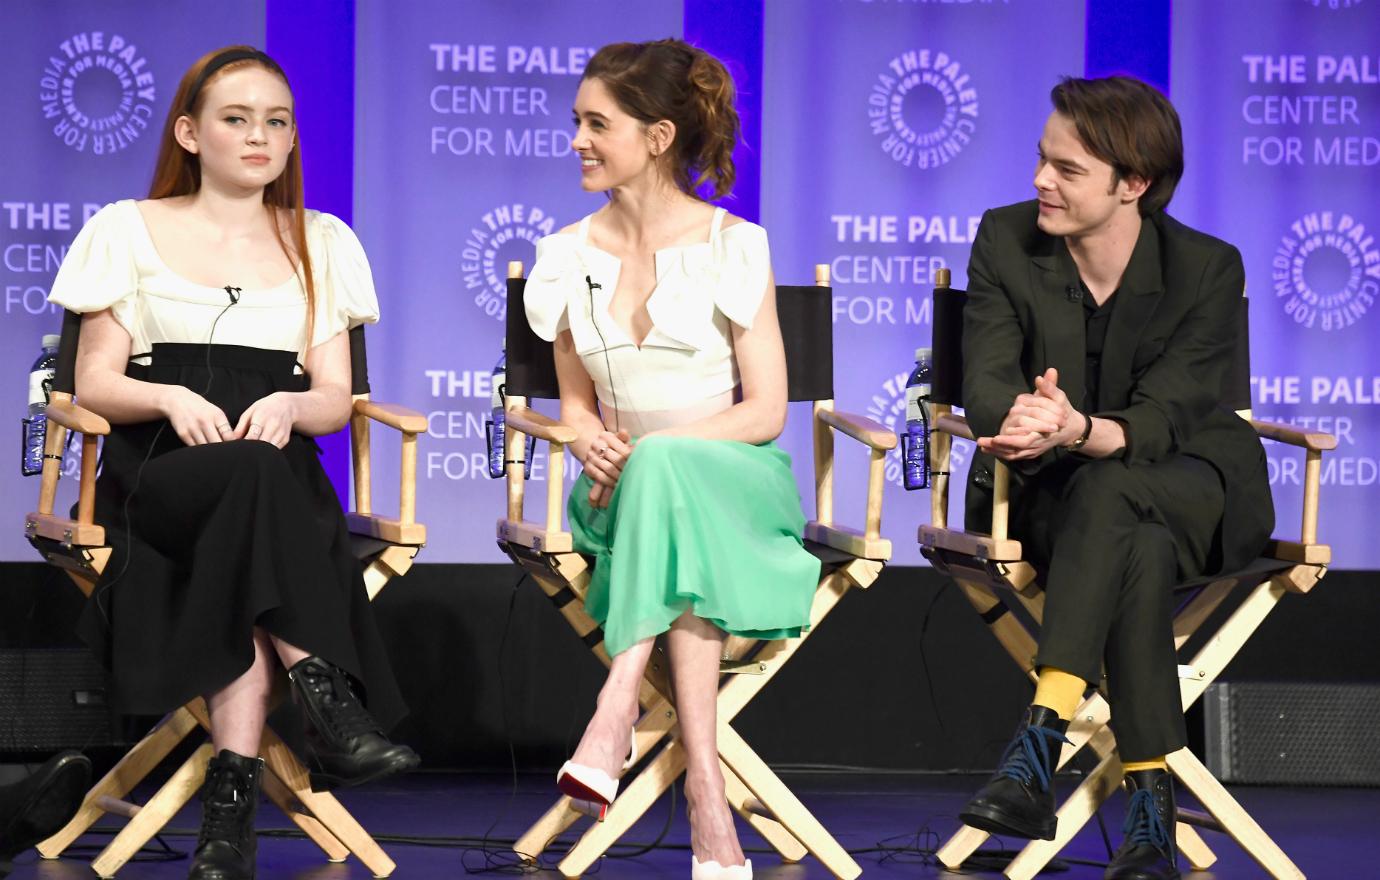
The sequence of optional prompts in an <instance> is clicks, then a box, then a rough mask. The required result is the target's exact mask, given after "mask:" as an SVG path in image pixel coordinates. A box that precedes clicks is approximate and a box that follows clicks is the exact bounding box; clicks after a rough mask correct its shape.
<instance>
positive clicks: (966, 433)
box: [934, 413, 976, 440]
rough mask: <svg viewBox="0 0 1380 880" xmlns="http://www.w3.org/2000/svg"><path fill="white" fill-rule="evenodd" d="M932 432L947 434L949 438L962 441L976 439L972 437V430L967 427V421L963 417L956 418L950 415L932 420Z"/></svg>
mask: <svg viewBox="0 0 1380 880" xmlns="http://www.w3.org/2000/svg"><path fill="white" fill-rule="evenodd" d="M934 430H936V431H940V432H942V433H944V434H948V435H949V436H951V437H959V438H962V439H964V440H973V439H976V438H974V437H973V429H972V428H970V427H968V420H967V419H966V418H964V417H963V416H956V415H953V414H952V413H950V414H948V415H942V416H940V417H939V418H937V419H935V420H934Z"/></svg>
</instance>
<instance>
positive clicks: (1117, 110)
mask: <svg viewBox="0 0 1380 880" xmlns="http://www.w3.org/2000/svg"><path fill="white" fill-rule="evenodd" d="M1049 98H1050V100H1051V101H1053V102H1054V109H1055V110H1057V111H1059V112H1060V113H1061V114H1063V115H1064V116H1067V117H1068V118H1069V119H1071V120H1073V124H1074V127H1075V128H1077V129H1078V139H1079V140H1080V141H1082V142H1083V146H1085V147H1087V149H1088V152H1089V153H1092V154H1093V155H1094V156H1096V157H1097V158H1099V159H1101V160H1102V161H1103V162H1106V163H1107V164H1109V165H1111V166H1112V173H1113V175H1114V176H1113V177H1112V185H1113V186H1116V184H1117V182H1118V181H1120V180H1121V179H1123V178H1125V177H1130V176H1132V175H1134V176H1136V177H1140V178H1143V179H1144V180H1148V181H1150V185H1149V186H1148V187H1146V190H1145V193H1144V194H1143V195H1142V196H1141V197H1140V203H1139V205H1138V207H1139V209H1140V213H1141V216H1148V215H1150V214H1153V213H1155V212H1157V211H1162V210H1164V207H1165V206H1166V205H1168V204H1169V200H1170V199H1171V198H1173V197H1174V189H1175V187H1177V186H1178V185H1179V178H1181V177H1183V175H1184V137H1183V130H1182V128H1181V127H1180V125H1179V114H1178V113H1177V112H1176V111H1175V110H1174V105H1172V104H1170V103H1169V99H1168V98H1166V97H1165V96H1164V95H1162V94H1160V92H1159V90H1157V89H1155V88H1154V87H1153V86H1150V85H1148V84H1146V83H1143V82H1141V81H1140V80H1138V79H1133V78H1131V77H1129V76H1109V77H1105V78H1103V79H1074V78H1073V77H1065V78H1064V79H1063V80H1062V81H1061V82H1060V83H1059V85H1057V86H1055V87H1054V90H1053V91H1051V92H1050V93H1049Z"/></svg>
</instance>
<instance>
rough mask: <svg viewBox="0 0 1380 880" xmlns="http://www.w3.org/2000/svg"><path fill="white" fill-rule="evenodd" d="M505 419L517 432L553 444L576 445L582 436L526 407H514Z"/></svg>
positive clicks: (506, 413)
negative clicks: (576, 440)
mask: <svg viewBox="0 0 1380 880" xmlns="http://www.w3.org/2000/svg"><path fill="white" fill-rule="evenodd" d="M503 419H504V421H505V422H507V423H508V424H509V425H511V426H512V427H513V428H514V429H515V430H518V431H521V432H522V433H524V434H526V435H528V436H529V437H537V438H539V439H541V440H547V441H549V442H551V443H574V442H575V438H576V437H578V436H580V435H579V434H578V433H577V432H576V430H575V429H574V428H572V427H570V426H569V425H567V424H565V423H563V422H558V421H556V420H555V419H553V418H548V417H547V416H544V415H542V414H541V413H539V412H537V411H536V410H534V409H532V408H530V407H526V406H515V407H513V408H512V409H510V410H508V411H507V412H505V413H504V414H503Z"/></svg>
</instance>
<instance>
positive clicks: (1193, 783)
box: [1166, 748, 1303, 880]
mask: <svg viewBox="0 0 1380 880" xmlns="http://www.w3.org/2000/svg"><path fill="white" fill-rule="evenodd" d="M1166 760H1167V761H1168V762H1169V769H1170V771H1171V772H1172V773H1173V774H1174V775H1175V776H1176V777H1177V778H1178V780H1179V782H1181V783H1183V786H1184V788H1186V789H1188V790H1189V791H1190V792H1191V793H1192V794H1193V796H1194V797H1195V798H1197V799H1198V802H1199V803H1201V804H1202V805H1203V808H1204V809H1206V810H1207V811H1208V812H1209V813H1211V814H1212V816H1213V818H1215V819H1216V820H1217V821H1218V822H1219V823H1221V825H1222V829H1223V830H1224V831H1226V833H1227V834H1229V835H1231V837H1232V839H1233V840H1235V841H1236V842H1237V843H1238V844H1240V845H1241V848H1242V849H1244V850H1245V851H1246V852H1247V853H1249V854H1250V856H1251V858H1253V859H1255V860H1256V862H1258V863H1259V864H1260V867H1262V868H1264V869H1265V870H1266V871H1267V872H1268V873H1269V874H1270V876H1271V877H1274V878H1275V880H1303V872H1302V871H1300V870H1299V868H1298V866H1297V865H1295V864H1294V863H1293V862H1292V861H1290V860H1289V857H1288V856H1286V855H1285V854H1284V850H1282V849H1280V848H1279V845H1278V844H1276V843H1275V842H1274V841H1273V840H1271V839H1270V835H1268V834H1266V833H1265V831H1264V829H1262V828H1261V827H1260V826H1259V825H1258V824H1256V821H1255V820H1254V819H1252V818H1251V814H1250V813H1247V812H1246V810H1245V808H1243V807H1242V806H1241V805H1240V804H1238V803H1237V802H1236V799H1235V798H1233V797H1232V796H1231V795H1230V794H1229V793H1228V792H1227V790H1226V789H1225V788H1224V787H1223V786H1222V783H1220V782H1218V781H1217V779H1216V778H1215V777H1214V776H1213V775H1212V774H1211V773H1210V772H1208V769H1207V768H1206V767H1204V766H1203V763H1202V762H1201V761H1199V760H1198V758H1197V756H1196V755H1194V754H1193V753H1192V752H1191V751H1189V750H1188V749H1186V748H1185V749H1180V750H1179V751H1177V752H1175V753H1173V754H1172V755H1169V756H1168V758H1167V759H1166Z"/></svg>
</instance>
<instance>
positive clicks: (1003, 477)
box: [919, 269, 1337, 880]
mask: <svg viewBox="0 0 1380 880" xmlns="http://www.w3.org/2000/svg"><path fill="white" fill-rule="evenodd" d="M937 282H938V285H937V286H936V288H935V291H934V312H933V315H934V343H933V345H934V386H933V388H934V393H933V398H932V399H933V401H934V421H933V424H934V435H933V441H932V444H931V447H930V461H931V466H932V469H933V473H934V474H935V477H934V482H933V485H932V487H931V496H930V523H929V524H928V525H922V526H920V530H919V542H920V548H921V551H922V552H923V553H924V554H925V557H926V558H928V559H929V560H930V562H931V563H932V564H933V565H934V567H935V568H936V569H938V570H939V571H941V572H943V573H944V574H946V575H948V576H950V577H951V578H953V579H954V581H955V582H956V583H957V584H958V586H959V588H960V589H961V590H962V591H963V594H964V595H965V596H966V597H967V598H968V601H969V602H970V603H972V605H973V608H974V609H975V610H976V611H977V612H978V614H979V615H980V616H981V617H982V619H983V621H984V622H985V623H986V624H987V627H988V629H989V630H990V631H991V632H992V635H994V636H995V637H996V639H997V641H998V642H1000V643H1001V645H1002V647H1003V648H1005V649H1006V651H1007V653H1008V654H1010V655H1011V659H1012V660H1014V661H1015V662H1016V664H1017V665H1018V666H1019V667H1020V668H1021V669H1022V671H1024V672H1025V674H1026V675H1027V677H1028V678H1029V679H1030V680H1031V681H1032V682H1033V681H1034V680H1035V678H1036V669H1035V662H1034V661H1035V653H1036V643H1037V634H1038V630H1039V625H1040V618H1041V612H1042V610H1043V608H1044V593H1043V591H1042V589H1041V587H1040V586H1039V584H1038V583H1036V580H1035V578H1036V573H1035V570H1034V568H1033V567H1032V566H1031V564H1030V563H1029V562H1026V561H1024V560H1023V559H1022V557H1021V545H1020V542H1019V541H1015V540H1012V539H1011V538H1010V536H1009V534H1008V531H1007V527H1008V517H1009V501H1010V491H1009V488H1010V471H1009V470H1008V469H1007V467H1006V466H1005V465H1004V464H1003V463H1002V462H1001V461H997V462H996V464H995V469H994V486H993V488H994V499H993V511H992V531H991V534H985V533H979V532H975V531H958V530H955V529H950V528H949V527H948V508H949V499H948V481H949V475H948V471H949V460H950V451H951V449H950V444H951V440H952V438H954V437H958V438H961V439H964V440H968V441H972V440H973V434H972V431H971V430H969V428H968V424H967V422H966V420H965V419H964V418H963V416H961V415H955V414H953V411H952V410H953V407H955V406H962V404H963V400H962V395H961V389H962V386H963V355H962V350H961V345H962V338H963V306H964V303H965V302H966V300H967V295H966V293H965V292H964V291H961V290H955V289H953V288H951V287H950V286H949V272H948V270H946V269H942V270H940V271H939V273H938V275H937ZM1246 303H1247V301H1246V298H1245V297H1244V296H1243V297H1242V299H1241V309H1240V312H1239V319H1238V326H1239V335H1238V340H1239V343H1238V346H1237V353H1236V358H1235V363H1234V364H1233V368H1232V369H1231V370H1230V371H1229V375H1228V376H1227V378H1226V387H1225V388H1224V389H1223V401H1224V402H1225V403H1228V404H1229V405H1230V406H1231V407H1232V408H1233V409H1236V410H1237V411H1238V412H1239V413H1241V415H1242V416H1243V418H1246V419H1248V420H1250V422H1251V425H1252V426H1253V427H1254V428H1255V429H1256V432H1257V433H1258V434H1259V435H1260V436H1261V437H1262V438H1266V439H1269V440H1274V441H1277V442H1280V443H1285V444H1288V445H1291V446H1296V447H1299V448H1301V449H1303V450H1304V454H1305V458H1306V463H1305V466H1304V474H1305V479H1304V492H1303V515H1302V524H1301V527H1300V537H1299V539H1298V540H1297V541H1290V540H1283V539H1274V540H1272V541H1271V542H1270V543H1269V545H1268V546H1267V547H1266V549H1265V551H1264V554H1263V555H1262V556H1261V557H1260V558H1258V559H1257V560H1256V561H1255V562H1253V563H1251V564H1250V565H1249V566H1247V567H1246V569H1244V570H1242V571H1239V572H1233V573H1229V574H1221V575H1214V576H1211V577H1205V578H1201V579H1199V580H1196V581H1193V582H1190V583H1185V584H1181V585H1179V586H1177V587H1175V597H1176V600H1177V611H1176V612H1175V616H1174V644H1175V648H1176V649H1180V651H1181V653H1180V661H1181V663H1182V665H1180V666H1179V690H1180V694H1181V696H1182V700H1183V707H1184V709H1185V710H1187V709H1188V707H1189V706H1191V705H1192V704H1193V703H1194V702H1196V701H1197V700H1198V699H1199V698H1200V697H1202V695H1203V693H1204V692H1205V691H1206V690H1207V688H1208V685H1210V684H1212V683H1213V681H1215V680H1216V679H1217V677H1218V676H1219V675H1220V674H1221V673H1222V671H1223V669H1225V668H1226V666H1227V664H1228V663H1230V662H1231V660H1232V658H1233V657H1235V656H1236V654H1237V652H1238V651H1240V650H1241V648H1242V646H1243V645H1244V644H1245V643H1246V641H1247V640H1248V639H1249V638H1250V637H1251V634H1252V633H1253V632H1255V630H1256V628H1257V627H1258V626H1260V624H1261V622H1262V621H1263V620H1264V619H1265V617H1266V615H1268V614H1269V613H1270V612H1271V611H1272V610H1274V608H1275V606H1276V605H1278V604H1279V602H1280V600H1281V599H1283V598H1284V596H1285V595H1287V594H1289V593H1298V594H1303V593H1307V592H1308V591H1309V590H1311V589H1312V588H1313V587H1314V586H1315V585H1316V584H1317V583H1318V581H1319V580H1320V579H1321V578H1322V577H1323V575H1324V574H1325V573H1326V571H1327V564H1328V563H1329V562H1330V561H1331V548H1330V547H1328V546H1327V545H1326V544H1319V543H1318V540H1317V523H1318V487H1319V479H1320V472H1321V463H1322V453H1323V452H1324V451H1326V450H1330V449H1335V448H1336V445H1337V441H1336V439H1335V438H1334V437H1332V436H1331V435H1328V434H1320V433H1309V432H1304V431H1298V430H1295V429H1294V428H1291V427H1289V426H1286V425H1280V424H1274V423H1269V422H1260V421H1255V420H1252V419H1250V412H1249V407H1250V400H1251V389H1250V349H1249V339H1248V324H1247V321H1246ZM1229 597H1237V600H1236V601H1235V602H1233V603H1227V600H1228V598H1229ZM1233 606H1234V609H1233V610H1231V611H1230V613H1227V609H1228V608H1233ZM1185 646H1188V651H1185V650H1184V649H1185ZM1185 653H1188V656H1187V658H1186V659H1185ZM1110 715H1111V712H1110V708H1109V706H1108V702H1107V698H1106V694H1105V690H1096V691H1094V692H1093V693H1092V695H1091V696H1089V697H1087V698H1086V699H1085V700H1084V701H1083V703H1082V704H1081V705H1080V706H1079V708H1078V711H1077V712H1075V713H1074V716H1073V720H1072V722H1070V724H1069V729H1068V738H1069V743H1068V744H1067V745H1065V746H1064V747H1063V750H1062V751H1061V753H1060V755H1059V762H1058V766H1059V767H1063V766H1064V765H1065V764H1067V763H1068V761H1069V760H1070V759H1071V758H1072V757H1073V756H1074V755H1075V754H1077V753H1079V752H1080V751H1081V750H1082V749H1084V748H1088V749H1091V750H1092V752H1093V753H1094V754H1095V755H1096V757H1097V761H1098V763H1097V766H1096V768H1095V769H1094V770H1093V771H1092V772H1091V773H1089V774H1088V775H1087V776H1086V777H1085V778H1084V779H1083V781H1082V783H1081V784H1080V785H1079V786H1078V788H1077V789H1076V790H1075V791H1074V792H1073V793H1072V794H1071V795H1069V796H1068V798H1067V799H1065V800H1064V802H1063V804H1062V806H1061V807H1060V808H1059V811H1058V831H1057V836H1056V837H1055V839H1054V840H1035V841H1031V842H1030V843H1029V844H1027V845H1026V846H1025V848H1024V849H1023V850H1021V852H1020V854H1019V855H1018V856H1017V857H1016V858H1015V859H1014V860H1013V861H1012V862H1011V863H1010V865H1009V866H1008V867H1007V868H1006V872H1005V873H1006V876H1007V877H1011V878H1020V880H1028V878H1031V877H1034V876H1035V875H1036V874H1037V873H1039V871H1041V870H1042V869H1043V868H1044V867H1045V865H1046V864H1048V862H1049V861H1050V860H1051V859H1052V858H1053V857H1054V856H1055V855H1056V854H1057V853H1058V852H1059V851H1060V850H1061V849H1063V847H1064V845H1065V844H1067V843H1068V842H1069V840H1071V839H1072V838H1073V837H1074V835H1076V834H1077V833H1078V831H1079V830H1080V829H1081V828H1082V827H1083V826H1084V825H1085V824H1086V823H1087V822H1088V820H1089V819H1091V818H1092V816H1093V814H1094V813H1096V812H1097V810H1098V808H1099V807H1100V806H1101V805H1102V803H1103V801H1105V800H1106V799H1107V798H1108V796H1110V794H1111V793H1112V792H1113V791H1114V790H1115V789H1116V788H1117V786H1119V785H1120V784H1121V781H1122V777H1123V775H1124V774H1123V771H1122V766H1121V761H1120V760H1119V758H1118V756H1117V750H1116V738H1115V736H1114V735H1113V734H1112V731H1111V729H1110V728H1109V727H1108V726H1107V725H1108V721H1109V719H1110ZM1168 763H1169V769H1170V771H1171V772H1172V773H1173V774H1174V776H1175V777H1176V778H1177V780H1178V782H1179V785H1180V786H1181V787H1182V788H1183V789H1185V790H1187V791H1188V792H1190V793H1192V795H1193V796H1194V797H1195V798H1196V799H1197V800H1198V802H1199V803H1200V804H1201V805H1202V806H1203V807H1204V808H1205V810H1206V812H1201V811H1196V810H1190V809H1185V808H1183V807H1182V806H1180V807H1179V809H1178V815H1177V820H1178V821H1177V822H1176V823H1175V839H1176V840H1177V842H1178V845H1179V849H1180V851H1181V852H1182V853H1183V854H1184V856H1185V857H1186V858H1187V859H1188V861H1189V863H1190V864H1191V865H1192V866H1193V868H1194V869H1195V870H1203V869H1206V868H1208V867H1209V866H1210V865H1212V863H1213V862H1214V861H1215V860H1216V856H1215V855H1214V854H1213V852H1212V850H1211V849H1210V848H1209V847H1208V845H1207V843H1206V842H1205V841H1204V840H1203V838H1202V837H1201V836H1200V835H1199V834H1198V832H1197V831H1196V830H1195V829H1197V828H1203V829H1208V830H1212V831H1217V832H1223V833H1225V834H1227V835H1229V836H1230V837H1232V838H1233V839H1234V840H1236V842H1237V843H1238V844H1240V845H1241V847H1242V848H1243V849H1245V850H1246V852H1247V853H1249V854H1250V855H1251V857H1252V858H1254V859H1255V860H1256V861H1257V862H1258V863H1259V864H1260V866H1261V867H1262V868H1264V869H1265V870H1266V871H1267V872H1269V874H1270V876H1272V877H1275V878H1278V880H1284V878H1300V880H1301V878H1302V877H1303V873H1302V872H1301V871H1300V870H1299V869H1298V867H1297V866H1295V865H1294V863H1293V862H1292V861H1290V860H1289V857H1288V856H1286V855H1285V854H1284V851H1283V850H1281V849H1280V848H1279V846H1278V845H1276V844H1275V842H1274V841H1273V840H1271V839H1270V837H1269V835H1268V834H1266V833H1265V832H1264V831H1263V830H1262V829H1261V827H1260V826H1259V825H1258V824H1256V822H1255V820H1254V819H1252V818H1251V816H1250V814H1248V813H1247V812H1246V811H1245V810H1244V809H1243V808H1242V807H1241V805H1240V804H1238V803H1237V802H1236V800H1235V799H1234V798H1232V796H1231V795H1230V794H1229V793H1228V792H1227V790H1226V789H1225V788H1224V787H1223V786H1222V784H1221V783H1220V782H1218V781H1217V779H1215V778H1214V777H1213V776H1212V774H1211V773H1210V772H1209V771H1208V769H1207V768H1206V767H1205V766H1204V765H1203V763H1202V762H1201V761H1200V760H1199V759H1198V758H1197V756H1195V755H1194V754H1193V753H1192V751H1190V750H1189V749H1187V748H1184V749H1181V750H1179V751H1177V752H1175V753H1174V754H1171V755H1169V756H1168ZM988 836H989V835H988V834H987V832H985V831H980V830H978V829H976V828H972V827H969V826H966V825H965V826H964V827H963V828H962V829H960V830H959V831H958V833H956V834H955V835H954V836H953V837H952V838H950V839H949V841H948V842H947V843H945V844H944V846H943V847H941V848H940V850H939V859H940V861H941V862H943V863H944V865H945V866H946V867H949V868H958V867H959V865H961V864H962V862H963V861H964V860H965V859H967V858H968V857H969V856H971V855H972V854H973V853H974V852H975V851H976V850H977V848H978V847H979V846H981V845H982V843H983V842H984V841H986V840H987V838H988Z"/></svg>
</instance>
